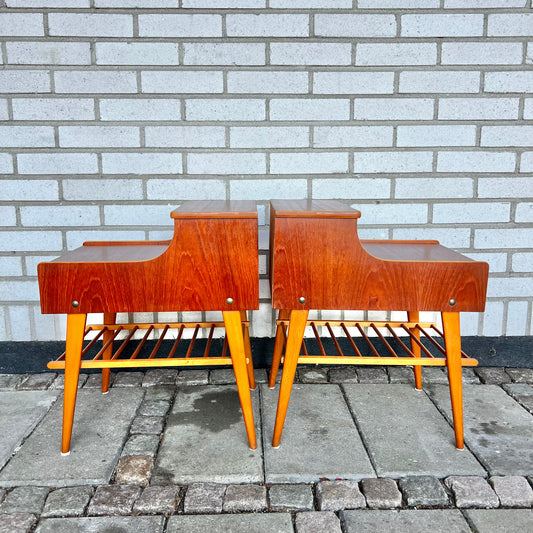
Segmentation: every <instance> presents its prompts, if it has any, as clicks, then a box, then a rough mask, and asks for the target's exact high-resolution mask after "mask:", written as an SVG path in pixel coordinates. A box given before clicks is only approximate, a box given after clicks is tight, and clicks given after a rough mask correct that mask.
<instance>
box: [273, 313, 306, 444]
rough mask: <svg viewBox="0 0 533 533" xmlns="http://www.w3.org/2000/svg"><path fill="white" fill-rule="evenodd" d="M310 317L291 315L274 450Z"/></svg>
mask: <svg viewBox="0 0 533 533" xmlns="http://www.w3.org/2000/svg"><path fill="white" fill-rule="evenodd" d="M308 315H309V311H308V310H303V311H291V314H290V323H289V333H288V337H287V345H286V347H285V360H284V362H283V374H282V375H281V385H280V389H279V399H278V410H277V412H276V421H275V422H274V436H273V438H272V446H274V448H277V447H278V446H279V443H280V440H281V433H282V432H283V425H284V424H285V417H286V415H287V408H288V407H289V399H290V397H291V389H292V384H293V382H294V374H295V373H296V366H297V365H298V356H299V355H300V348H301V347H302V340H303V338H304V332H305V325H306V323H307V316H308Z"/></svg>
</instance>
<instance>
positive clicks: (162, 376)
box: [142, 368, 178, 387]
mask: <svg viewBox="0 0 533 533" xmlns="http://www.w3.org/2000/svg"><path fill="white" fill-rule="evenodd" d="M177 377H178V370H176V369H175V368H153V369H151V370H147V371H146V373H145V375H144V379H143V382H142V386H143V387H155V386H156V385H174V384H175V383H176V378H177Z"/></svg>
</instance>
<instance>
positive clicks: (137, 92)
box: [0, 0, 533, 341]
mask: <svg viewBox="0 0 533 533" xmlns="http://www.w3.org/2000/svg"><path fill="white" fill-rule="evenodd" d="M0 180H1V183H0V219H1V220H2V226H1V228H0V341H5V340H17V341H24V340H54V339H61V338H62V337H63V336H64V333H65V332H64V323H63V319H62V318H61V319H58V318H53V317H43V316H41V315H40V313H39V308H38V287H37V277H36V265H37V264H38V263H39V262H40V261H43V260H47V259H51V258H53V257H55V256H57V255H58V254H59V253H61V252H62V251H65V250H66V249H71V248H73V247H75V246H78V245H80V244H81V243H82V242H83V241H84V240H103V239H118V240H123V239H159V238H168V237H169V236H170V235H171V233H172V225H171V220H170V218H169V213H170V211H171V210H172V209H174V208H175V207H177V206H178V205H179V204H180V202H181V201H183V200H188V199H251V200H256V201H257V202H258V208H259V221H260V239H259V242H260V265H261V308H260V310H258V311H256V312H254V314H253V316H252V334H253V335H256V336H270V335H272V333H273V329H272V311H271V308H270V306H269V301H268V284H267V274H268V267H267V247H268V221H269V213H268V201H269V200H270V199H271V198H308V197H312V198H338V199H341V200H343V201H344V202H345V203H346V204H347V205H351V206H354V207H356V208H359V209H360V210H361V211H362V218H361V220H360V234H361V236H363V237H365V238H399V239H403V238H409V239H410V238H436V239H440V240H441V242H443V244H446V245H448V246H451V247H453V248H455V249H457V250H459V251H461V252H463V253H465V254H467V255H468V256H469V257H471V258H473V259H478V260H485V261H488V262H489V264H490V271H491V277H490V283H489V293H488V303H487V312H486V313H485V314H484V315H477V314H467V315H465V316H464V320H463V333H464V334H465V335H532V334H533V325H532V316H533V5H532V1H531V0H290V1H289V0H143V1H140V0H0ZM346 316H348V313H347V314H346ZM354 316H355V315H354ZM362 316H363V315H361V316H360V318H361V317H362ZM197 318H201V316H198V317H197Z"/></svg>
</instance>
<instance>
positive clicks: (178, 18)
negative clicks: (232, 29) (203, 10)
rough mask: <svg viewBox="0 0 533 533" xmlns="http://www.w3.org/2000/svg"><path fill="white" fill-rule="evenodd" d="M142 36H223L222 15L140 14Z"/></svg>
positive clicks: (140, 34)
mask: <svg viewBox="0 0 533 533" xmlns="http://www.w3.org/2000/svg"><path fill="white" fill-rule="evenodd" d="M139 36H140V37H222V17H221V16H220V15H197V14H194V15H192V14H191V15H189V14H187V15H174V14H169V13H164V14H150V15H139Z"/></svg>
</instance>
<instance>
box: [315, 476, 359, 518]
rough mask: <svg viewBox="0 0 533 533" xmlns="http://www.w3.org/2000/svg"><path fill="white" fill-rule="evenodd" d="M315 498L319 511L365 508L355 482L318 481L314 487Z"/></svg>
mask: <svg viewBox="0 0 533 533" xmlns="http://www.w3.org/2000/svg"><path fill="white" fill-rule="evenodd" d="M316 498H317V502H318V508H319V510H320V511H339V510H340V509H360V508H362V507H366V501H365V497H364V496H363V495H362V494H361V491H360V490H359V485H358V483H357V481H320V483H318V484H317V486H316Z"/></svg>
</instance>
